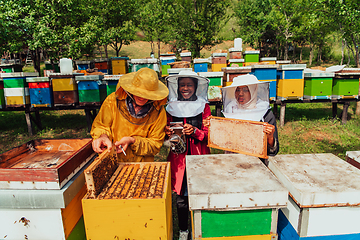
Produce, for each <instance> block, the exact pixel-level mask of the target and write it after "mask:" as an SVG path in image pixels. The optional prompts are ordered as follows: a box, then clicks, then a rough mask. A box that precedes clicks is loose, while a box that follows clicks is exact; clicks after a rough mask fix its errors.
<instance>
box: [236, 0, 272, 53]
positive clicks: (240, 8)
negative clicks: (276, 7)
mask: <svg viewBox="0 0 360 240" xmlns="http://www.w3.org/2000/svg"><path fill="white" fill-rule="evenodd" d="M270 11H271V6H270V1H268V0H264V1H263V0H240V1H239V2H238V4H237V5H236V6H235V9H234V12H235V17H236V19H237V23H238V25H239V27H240V37H241V38H242V39H243V41H244V42H246V43H248V44H249V45H250V46H252V47H254V48H260V47H261V46H262V45H265V44H267V42H268V40H271V42H272V43H273V42H274V39H271V36H273V35H272V34H271V31H272V29H271V24H270V22H269V20H268V18H269V17H268V13H269V12H270Z"/></svg>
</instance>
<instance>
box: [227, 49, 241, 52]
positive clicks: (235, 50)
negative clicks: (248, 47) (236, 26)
mask: <svg viewBox="0 0 360 240" xmlns="http://www.w3.org/2000/svg"><path fill="white" fill-rule="evenodd" d="M229 52H242V48H229Z"/></svg>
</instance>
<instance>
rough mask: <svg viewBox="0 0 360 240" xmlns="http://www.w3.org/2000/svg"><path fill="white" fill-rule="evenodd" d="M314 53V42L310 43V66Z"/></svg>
mask: <svg viewBox="0 0 360 240" xmlns="http://www.w3.org/2000/svg"><path fill="white" fill-rule="evenodd" d="M313 55H314V49H313V44H312V43H310V56H309V66H311V64H312V59H313Z"/></svg>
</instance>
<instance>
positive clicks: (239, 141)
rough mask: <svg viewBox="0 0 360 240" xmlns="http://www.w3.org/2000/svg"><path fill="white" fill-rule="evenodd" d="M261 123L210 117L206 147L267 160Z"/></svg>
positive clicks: (264, 136) (265, 143) (262, 124)
mask: <svg viewBox="0 0 360 240" xmlns="http://www.w3.org/2000/svg"><path fill="white" fill-rule="evenodd" d="M264 124H265V123H263V122H255V121H245V120H239V119H231V118H220V117H210V126H209V136H208V145H209V147H212V148H218V149H223V150H228V151H232V152H238V153H243V154H248V155H251V156H257V157H261V158H267V142H266V141H267V139H266V134H265V133H264Z"/></svg>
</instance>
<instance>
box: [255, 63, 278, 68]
mask: <svg viewBox="0 0 360 240" xmlns="http://www.w3.org/2000/svg"><path fill="white" fill-rule="evenodd" d="M251 67H252V68H278V67H279V64H255V65H251Z"/></svg>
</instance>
